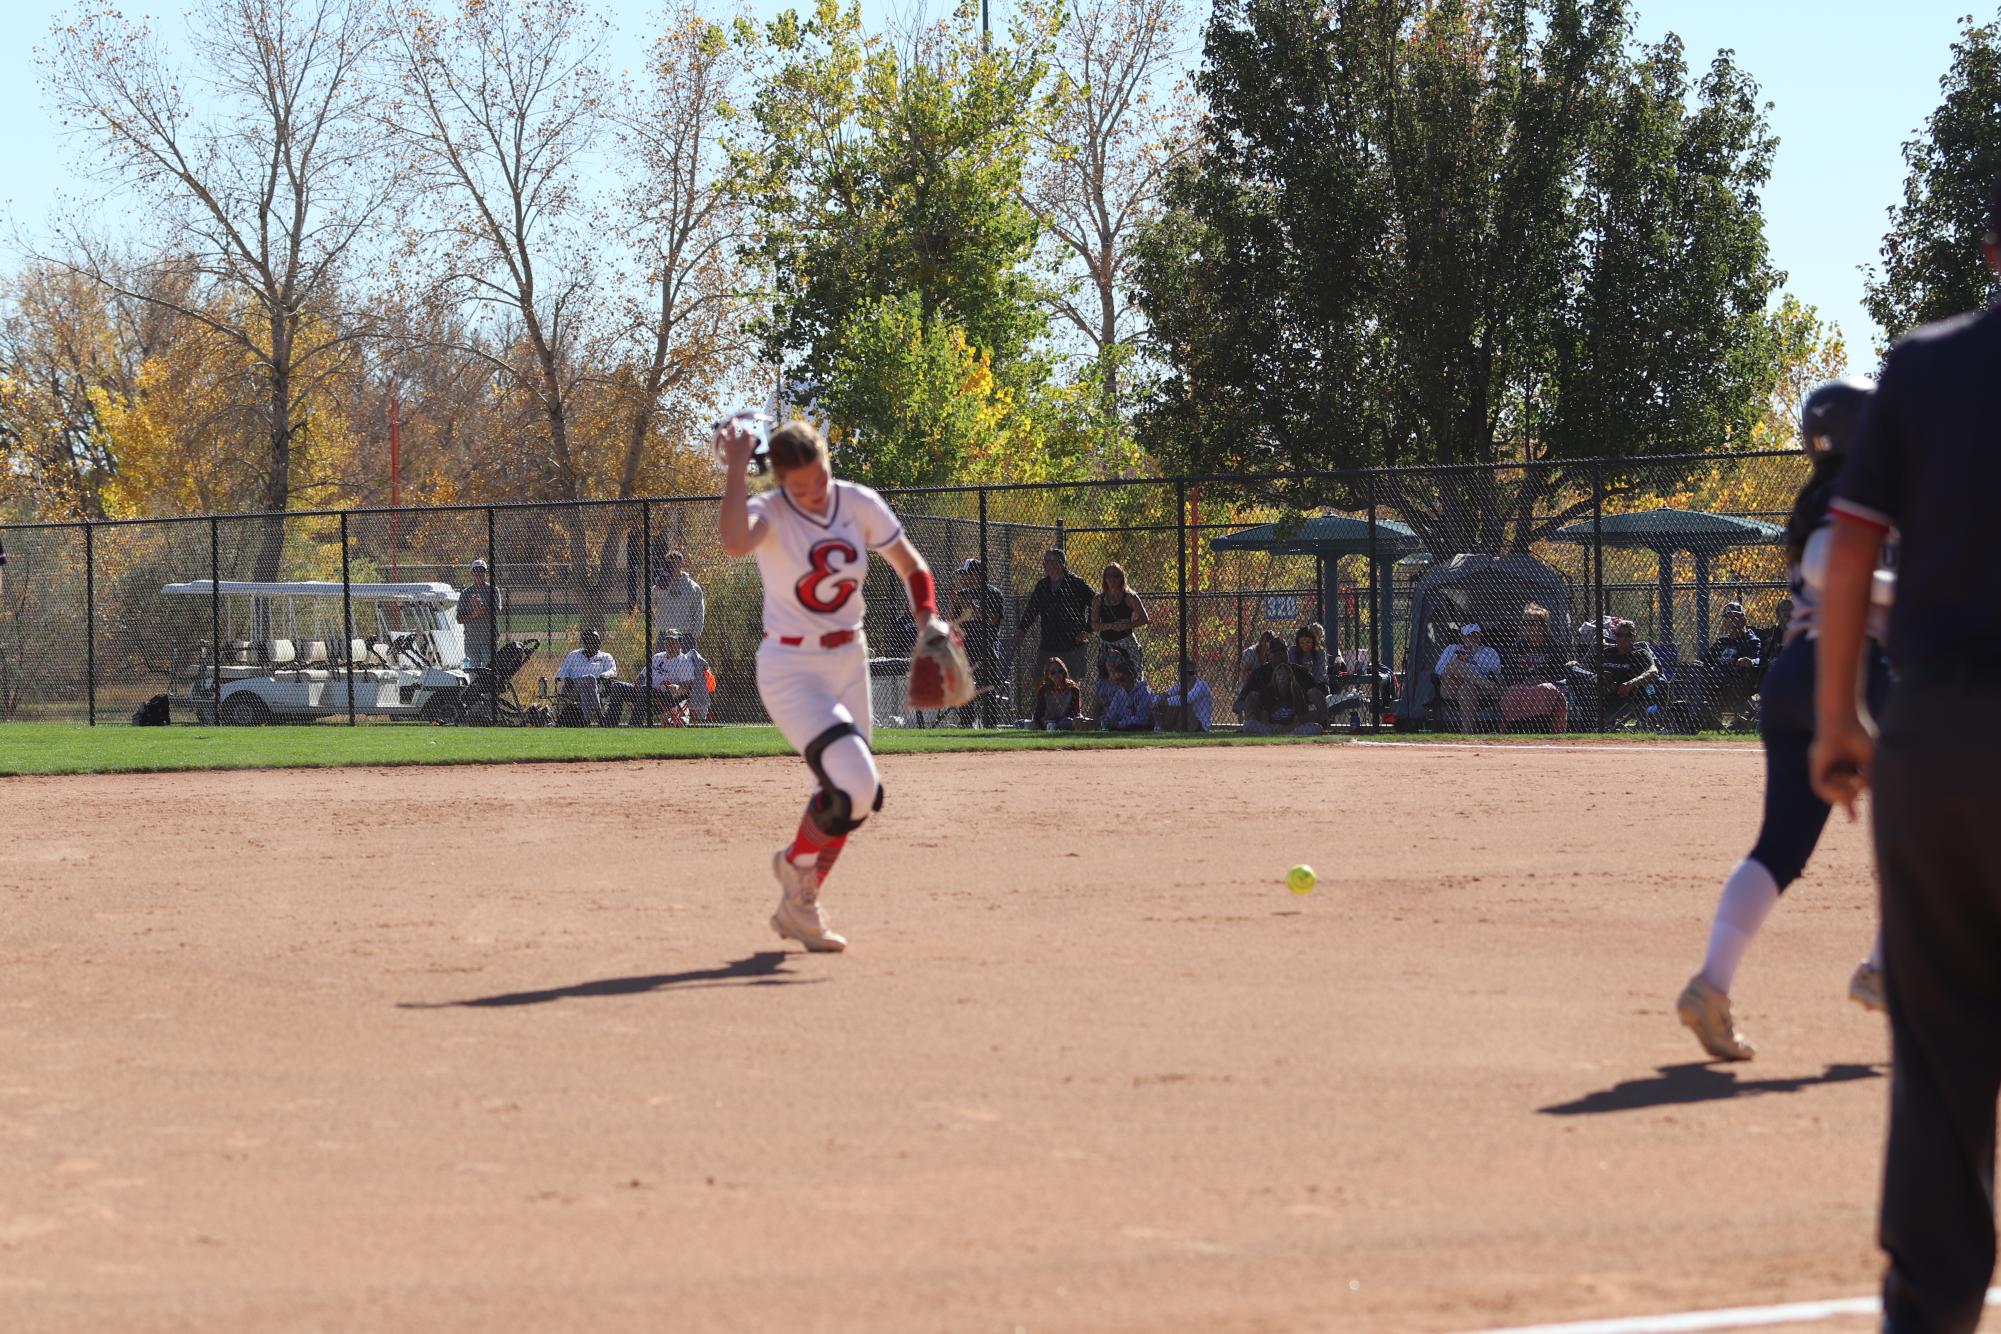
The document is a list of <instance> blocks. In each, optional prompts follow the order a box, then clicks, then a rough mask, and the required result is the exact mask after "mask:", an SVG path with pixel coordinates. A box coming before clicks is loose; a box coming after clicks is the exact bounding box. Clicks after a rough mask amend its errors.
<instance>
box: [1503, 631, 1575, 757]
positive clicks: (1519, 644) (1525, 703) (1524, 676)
mask: <svg viewBox="0 0 2001 1334" xmlns="http://www.w3.org/2000/svg"><path fill="white" fill-rule="evenodd" d="M1568 675H1569V663H1568V661H1567V660H1566V659H1564V658H1562V657H1561V656H1560V655H1559V654H1558V653H1557V651H1556V640H1555V638H1554V637H1552V636H1551V634H1550V632H1549V609H1548V608H1547V607H1543V606H1540V605H1538V604H1536V603H1534V602H1531V603H1529V604H1528V605H1527V606H1526V607H1523V608H1522V637H1521V638H1520V639H1519V640H1517V641H1515V647H1514V649H1513V650H1512V651H1511V652H1510V653H1509V654H1508V657H1507V660H1506V662H1505V663H1503V665H1502V668H1501V680H1502V683H1503V688H1502V690H1501V721H1502V722H1504V723H1511V724H1512V723H1525V722H1530V721H1532V720H1535V719H1539V718H1547V719H1549V730H1550V731H1552V732H1561V731H1564V730H1565V729H1566V728H1568V727H1569V726H1570V694H1569V692H1568V691H1567V690H1565V689H1564V682H1565V681H1566V679H1567V678H1568Z"/></svg>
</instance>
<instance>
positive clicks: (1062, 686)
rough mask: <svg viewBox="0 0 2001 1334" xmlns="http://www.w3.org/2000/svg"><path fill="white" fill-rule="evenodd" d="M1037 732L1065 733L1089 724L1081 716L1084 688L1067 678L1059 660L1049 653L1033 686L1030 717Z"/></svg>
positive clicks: (1066, 673)
mask: <svg viewBox="0 0 2001 1334" xmlns="http://www.w3.org/2000/svg"><path fill="white" fill-rule="evenodd" d="M1031 721H1032V722H1033V723H1034V724H1035V730H1036V731H1038V732H1069V731H1073V730H1075V729H1077V728H1079V727H1087V726H1089V724H1088V723H1087V722H1086V721H1085V719H1084V688H1083V687H1082V686H1080V685H1078V684H1077V683H1076V682H1075V681H1073V680H1071V679H1070V669H1069V668H1068V667H1066V666H1064V665H1063V659H1061V658H1059V657H1057V656H1056V655H1055V654H1051V655H1050V657H1049V664H1048V666H1046V667H1044V668H1043V671H1042V680H1040V681H1039V682H1037V683H1036V686H1035V712H1034V714H1033V715H1032V716H1031Z"/></svg>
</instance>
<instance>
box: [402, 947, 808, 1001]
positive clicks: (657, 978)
mask: <svg viewBox="0 0 2001 1334" xmlns="http://www.w3.org/2000/svg"><path fill="white" fill-rule="evenodd" d="M798 957H799V956H798V955H796V954H787V953H785V952H783V951H781V950H769V951H766V952H763V953H760V954H752V955H749V956H748V957H746V958H742V959H736V960H733V961H732V962H730V963H726V964H724V965H722V966H721V967H720V968H691V969H689V970H688V971H686V972H684V973H655V974H653V975H652V976H650V977H601V978H599V979H597V980H596V981H594V982H573V983H571V984H570V985H569V986H567V987H550V988H548V989H547V990H544V991H504V992H502V993H500V994H499V995H497V996H475V997H473V998H471V999H470V1000H455V1001H403V1002H401V1003H400V1004H398V1005H397V1007H396V1008H397V1009H399V1010H451V1009H460V1008H471V1009H496V1008H499V1007H502V1006H508V1005H546V1004H548V1003H549V1002H550V1001H559V1000H571V999H579V998H582V997H586V996H639V995H644V994H645V993H646V992H649V991H668V990H682V989H688V988H699V987H789V986H795V985H798V984H801V983H810V982H823V981H825V980H826V979H825V978H819V977H798V976H795V975H794V974H792V973H788V972H786V971H785V966H786V964H787V962H789V961H790V960H792V959H796V958H798Z"/></svg>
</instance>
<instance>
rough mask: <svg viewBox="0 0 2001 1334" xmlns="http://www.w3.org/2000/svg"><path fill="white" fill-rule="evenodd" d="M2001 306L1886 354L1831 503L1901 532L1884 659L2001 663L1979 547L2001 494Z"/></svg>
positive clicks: (1906, 663) (1990, 585)
mask: <svg viewBox="0 0 2001 1334" xmlns="http://www.w3.org/2000/svg"><path fill="white" fill-rule="evenodd" d="M1998 368H2001V311H1994V310H1990V311H1987V312H1985V313H1983V314H1979V315H1966V316H1961V317H1960V318H1958V319H1953V320H1944V321H1941V322H1939V323H1937V324H1929V325H1926V326H1925V327H1924V328H1922V329H1919V330H1917V331H1916V332H1915V333H1913V334H1911V335H1910V336H1909V337H1907V338H1905V339H1904V340H1903V341H1902V342H1900V343H1898V344H1897V346H1896V349H1895V350H1894V351H1892V352H1891V353H1890V357H1889V360H1888V361H1887V362H1886V363H1885V364H1884V367H1883V375H1882V378H1881V379H1880V380H1879V381H1878V382H1877V385H1876V392H1875V393H1874V394H1872V395H1871V396H1870V401H1869V406H1868V407H1867V409H1865V411H1864V412H1863V415H1862V421H1861V425H1860V427H1859V428H1858V430H1857V434H1856V441H1855V446H1854V448H1853V449H1852V450H1851V452H1850V454H1849V458H1848V463H1847V466H1846V467H1844V468H1843V469H1842V472H1841V478H1840V481H1839V482H1837V483H1836V485H1835V500H1834V503H1833V504H1832V506H1831V507H1830V508H1831V510H1832V511H1833V512H1834V513H1835V514H1836V515H1838V516H1840V517H1841V518H1843V519H1845V520H1848V521H1850V522H1855V523H1861V524H1866V525H1868V526H1871V527H1874V528H1878V529H1881V530H1883V531H1885V532H1888V531H1889V530H1891V529H1899V530H1901V537H1902V543H1901V547H1900V550H1899V551H1898V557H1897V567H1898V584H1899V590H1898V595H1897V602H1896V607H1895V609H1894V610H1893V611H1892V612H1891V614H1890V644H1889V648H1890V656H1891V658H1893V659H1894V660H1895V661H1896V662H1897V664H1898V666H1899V668H1900V669H1903V668H1912V667H1923V666H1930V665H1944V664H1950V663H1960V662H1968V661H1986V662H1992V661H2001V598H1997V597H1995V596H1994V575H1993V570H1992V567H1991V566H1990V565H1989V563H1988V561H1987V559H1986V551H1985V548H1986V542H1987V539H1988V538H1989V537H1990V535H1991V534H1992V533H1993V532H1994V530H1995V526H1996V524H1995V520H1996V510H1995V505H1996V499H1997V497H2001V373H1997V369H1998Z"/></svg>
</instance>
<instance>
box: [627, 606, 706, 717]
mask: <svg viewBox="0 0 2001 1334" xmlns="http://www.w3.org/2000/svg"><path fill="white" fill-rule="evenodd" d="M654 646H655V648H656V649H657V650H658V651H657V652H656V653H654V655H653V662H652V664H651V667H650V671H651V673H652V676H653V690H654V693H655V694H656V696H657V697H658V699H659V702H660V704H661V705H662V706H663V707H664V712H665V716H666V719H667V723H668V725H669V726H672V727H685V726H687V725H688V724H689V723H690V722H697V723H705V722H707V721H708V720H709V664H708V663H706V662H704V661H702V655H701V654H699V653H696V652H694V651H692V650H688V651H683V649H682V647H681V632H680V631H679V630H662V631H661V632H660V634H659V636H658V637H657V638H656V639H655V640H654ZM635 684H639V683H637V682H635Z"/></svg>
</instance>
